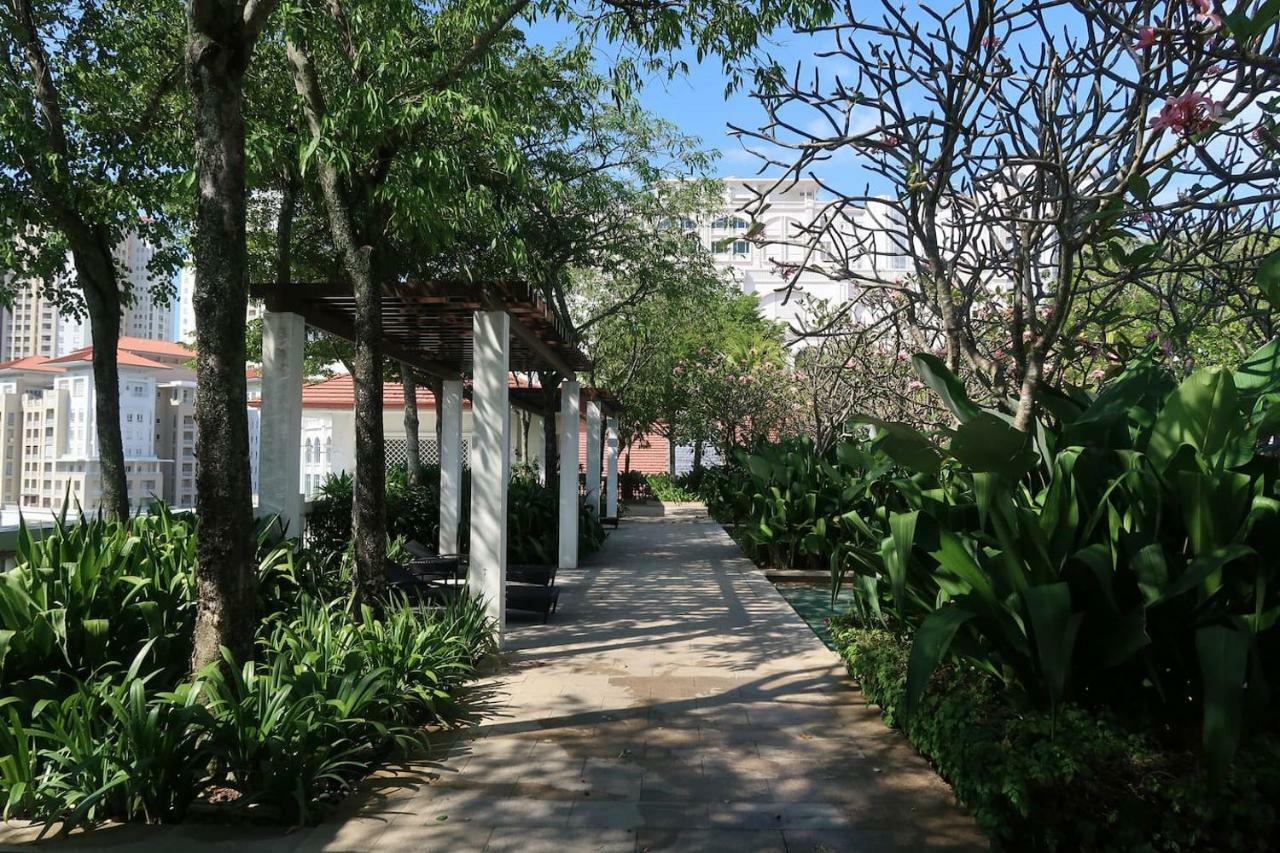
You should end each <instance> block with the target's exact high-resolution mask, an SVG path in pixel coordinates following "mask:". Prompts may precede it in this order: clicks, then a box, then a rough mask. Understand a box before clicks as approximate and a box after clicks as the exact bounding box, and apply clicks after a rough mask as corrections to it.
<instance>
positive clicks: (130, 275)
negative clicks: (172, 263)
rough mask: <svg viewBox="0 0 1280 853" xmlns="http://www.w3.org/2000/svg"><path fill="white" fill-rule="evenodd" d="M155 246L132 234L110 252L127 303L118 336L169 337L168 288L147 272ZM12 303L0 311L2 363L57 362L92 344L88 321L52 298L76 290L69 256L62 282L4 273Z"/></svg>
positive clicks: (160, 278)
mask: <svg viewBox="0 0 1280 853" xmlns="http://www.w3.org/2000/svg"><path fill="white" fill-rule="evenodd" d="M155 254H156V250H155V247H154V246H152V245H151V243H150V242H148V241H147V240H146V239H145V238H144V237H143V236H142V235H141V234H139V233H137V232H130V233H129V234H127V235H126V236H125V238H124V239H123V240H121V241H120V243H119V244H118V245H117V246H116V247H115V248H114V249H113V250H112V255H113V257H114V259H115V262H116V266H117V269H118V270H119V271H120V274H121V277H122V280H121V285H122V287H123V288H125V289H127V290H128V292H129V293H130V294H131V295H130V302H129V304H128V305H126V306H125V308H124V310H123V312H122V314H121V317H120V334H121V335H122V336H128V337H135V338H149V339H152V340H160V341H168V340H172V339H173V320H172V315H173V312H172V311H171V310H170V308H169V306H168V305H167V304H165V298H166V296H165V294H166V291H168V290H170V289H171V287H170V285H169V283H168V282H166V281H165V280H164V279H163V277H157V276H156V275H155V274H154V273H152V272H151V271H150V270H149V269H148V264H150V263H151V260H152V258H154V257H155ZM3 275H4V287H5V289H6V290H7V291H8V292H9V293H10V294H11V304H10V306H9V307H8V308H6V309H5V310H4V311H3V312H2V313H0V358H2V359H3V360H5V361H14V360H17V359H22V358H28V357H32V356H39V357H42V358H57V357H60V356H64V355H67V354H68V353H71V352H75V351H76V350H79V349H83V348H85V347H87V346H89V345H91V344H92V343H93V334H92V331H91V329H90V324H89V319H88V317H86V316H83V311H82V312H81V314H80V315H77V314H76V313H72V312H69V311H66V310H64V309H62V308H60V307H59V304H58V300H57V299H56V298H54V297H55V294H57V293H58V292H64V291H67V290H69V289H72V288H74V287H75V286H76V285H75V266H74V264H73V262H72V260H71V257H70V256H69V255H68V257H67V262H66V265H65V266H64V268H63V272H62V274H61V278H60V280H58V281H54V282H47V281H44V280H42V279H23V280H17V279H15V277H14V275H13V274H12V273H4V274H3Z"/></svg>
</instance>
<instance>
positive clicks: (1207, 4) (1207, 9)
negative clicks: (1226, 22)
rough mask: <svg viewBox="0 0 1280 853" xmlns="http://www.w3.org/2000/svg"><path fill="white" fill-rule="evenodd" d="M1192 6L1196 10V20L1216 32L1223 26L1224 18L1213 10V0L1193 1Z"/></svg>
mask: <svg viewBox="0 0 1280 853" xmlns="http://www.w3.org/2000/svg"><path fill="white" fill-rule="evenodd" d="M1191 6H1192V8H1194V9H1195V13H1194V14H1195V18H1196V20H1197V21H1203V22H1204V23H1206V24H1208V25H1209V29H1212V30H1216V29H1217V28H1218V27H1220V26H1222V18H1221V17H1219V16H1218V12H1217V10H1216V9H1214V8H1213V0H1191Z"/></svg>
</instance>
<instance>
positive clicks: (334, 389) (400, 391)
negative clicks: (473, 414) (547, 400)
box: [302, 373, 537, 409]
mask: <svg viewBox="0 0 1280 853" xmlns="http://www.w3.org/2000/svg"><path fill="white" fill-rule="evenodd" d="M507 386H508V387H510V388H528V387H535V388H536V387H537V385H536V384H535V385H533V386H530V384H529V381H528V380H527V379H525V378H524V377H520V376H510V375H509V376H508V377H507ZM355 401H356V397H355V381H354V380H353V379H352V378H351V374H349V373H339V374H338V375H337V376H334V377H332V378H329V379H325V380H323V381H321V382H310V383H308V384H306V385H304V386H302V407H303V408H304V409H354V408H355V406H356V402H355ZM462 405H463V406H464V407H470V406H471V401H470V400H463V401H462ZM382 407H383V408H384V409H403V408H404V385H403V384H401V383H399V382H384V383H382ZM435 407H436V400H435V397H434V396H432V394H431V392H430V391H429V390H427V388H426V387H425V386H423V385H419V386H418V408H420V409H434V408H435Z"/></svg>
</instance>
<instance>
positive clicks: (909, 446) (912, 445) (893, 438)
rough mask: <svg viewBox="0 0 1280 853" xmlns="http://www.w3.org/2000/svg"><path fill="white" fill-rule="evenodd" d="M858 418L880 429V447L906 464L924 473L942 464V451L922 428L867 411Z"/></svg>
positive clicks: (896, 459)
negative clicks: (885, 419) (919, 429)
mask: <svg viewBox="0 0 1280 853" xmlns="http://www.w3.org/2000/svg"><path fill="white" fill-rule="evenodd" d="M854 420H856V421H857V422H858V423H865V424H869V425H871V426H873V427H875V429H876V437H875V439H874V441H875V445H876V447H878V448H879V449H880V450H882V451H883V452H884V454H885V455H886V456H888V457H889V458H890V459H892V460H893V461H894V462H896V463H898V464H899V465H901V466H902V467H904V468H909V469H910V470H912V471H917V472H919V473H921V474H935V473H937V471H938V468H939V467H941V465H942V454H941V453H939V452H938V448H936V447H934V445H933V442H931V441H930V440H929V439H928V438H926V437H925V436H924V435H923V434H922V433H921V432H920V431H918V430H916V429H914V428H913V427H910V426H907V425H906V424H900V423H894V422H891V421H882V420H880V419H879V418H873V417H870V416H867V415H858V416H857V417H856V418H855V419H854Z"/></svg>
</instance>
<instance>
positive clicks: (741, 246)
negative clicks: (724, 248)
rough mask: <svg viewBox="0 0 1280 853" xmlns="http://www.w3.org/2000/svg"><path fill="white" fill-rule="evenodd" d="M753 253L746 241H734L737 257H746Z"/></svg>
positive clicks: (734, 250)
mask: <svg viewBox="0 0 1280 853" xmlns="http://www.w3.org/2000/svg"><path fill="white" fill-rule="evenodd" d="M750 251H751V244H750V243H748V242H747V241H746V240H734V241H733V253H734V254H735V255H746V254H747V253H749V252H750Z"/></svg>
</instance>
